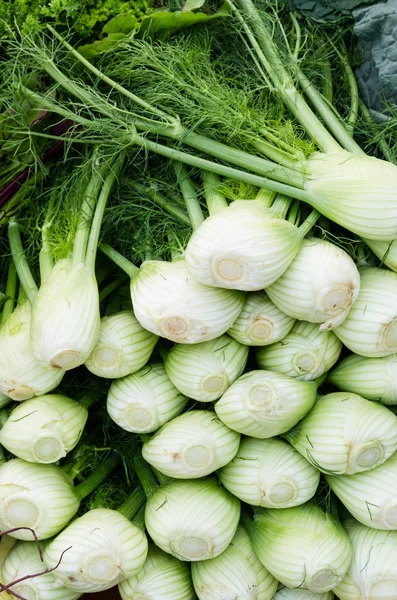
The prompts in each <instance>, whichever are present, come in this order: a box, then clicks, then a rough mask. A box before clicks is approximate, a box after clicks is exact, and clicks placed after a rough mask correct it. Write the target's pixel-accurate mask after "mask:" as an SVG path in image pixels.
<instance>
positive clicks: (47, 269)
mask: <svg viewBox="0 0 397 600" xmlns="http://www.w3.org/2000/svg"><path fill="white" fill-rule="evenodd" d="M56 192H57V188H54V190H53V191H52V193H51V197H50V202H49V204H48V208H47V211H46V216H45V220H44V223H43V226H42V228H41V249H40V253H39V266H40V282H41V285H43V283H44V282H45V281H46V279H47V278H48V276H49V274H50V273H51V271H52V269H53V266H54V260H53V257H52V253H51V246H50V243H49V235H48V232H49V230H50V228H51V226H52V222H53V218H52V217H53V214H52V213H53V210H54V201H55V194H56Z"/></svg>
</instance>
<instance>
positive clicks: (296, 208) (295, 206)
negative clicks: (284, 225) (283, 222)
mask: <svg viewBox="0 0 397 600" xmlns="http://www.w3.org/2000/svg"><path fill="white" fill-rule="evenodd" d="M299 219H300V202H299V200H294V202H293V203H292V204H291V206H290V209H289V211H288V214H287V220H288V222H289V223H292V225H296V226H298V224H299Z"/></svg>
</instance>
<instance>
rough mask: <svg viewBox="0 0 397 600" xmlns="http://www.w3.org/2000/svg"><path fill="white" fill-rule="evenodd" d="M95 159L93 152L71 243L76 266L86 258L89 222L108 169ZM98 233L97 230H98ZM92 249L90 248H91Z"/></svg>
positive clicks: (73, 260) (89, 229)
mask: <svg viewBox="0 0 397 600" xmlns="http://www.w3.org/2000/svg"><path fill="white" fill-rule="evenodd" d="M96 163H97V160H96V158H95V152H94V160H93V171H94V172H93V174H92V176H91V179H90V181H89V183H88V185H87V188H86V191H85V193H84V199H83V203H82V207H81V209H80V220H79V224H78V227H77V232H76V235H75V238H74V244H73V256H72V262H73V266H76V265H78V264H80V263H84V262H85V261H86V259H87V253H88V243H89V238H90V231H91V223H92V219H93V215H94V211H95V207H96V204H97V200H98V195H99V193H100V190H101V188H102V187H103V186H104V178H105V176H106V174H107V172H108V170H109V167H108V165H107V164H102V165H99V166H97V164H96ZM105 200H107V196H106V195H105ZM98 234H99V232H98ZM91 251H92V248H91ZM94 262H95V255H94ZM89 264H90V265H91V267H92V254H91V262H90V263H89Z"/></svg>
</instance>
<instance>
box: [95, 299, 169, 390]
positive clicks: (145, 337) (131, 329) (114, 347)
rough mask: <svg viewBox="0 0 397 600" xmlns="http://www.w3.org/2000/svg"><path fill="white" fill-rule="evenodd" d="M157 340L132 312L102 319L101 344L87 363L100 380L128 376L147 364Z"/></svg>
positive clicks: (124, 312)
mask: <svg viewBox="0 0 397 600" xmlns="http://www.w3.org/2000/svg"><path fill="white" fill-rule="evenodd" d="M157 340H158V336H157V335H154V333H151V332H150V331H147V330H146V329H144V328H143V327H142V325H141V324H140V323H139V321H138V319H137V318H136V317H135V315H134V313H133V311H132V310H123V311H121V312H119V313H116V314H113V315H110V316H109V317H103V318H102V319H101V328H100V331H99V338H98V341H97V343H96V345H95V348H94V349H93V351H92V352H91V354H90V356H89V357H88V359H87V360H86V361H85V363H84V364H85V366H86V367H87V369H88V370H89V371H91V373H94V375H98V377H105V378H108V379H116V378H119V377H125V376H126V375H129V374H130V373H135V372H136V371H138V370H139V369H141V368H142V367H143V366H145V365H146V363H147V361H148V360H149V358H150V355H151V353H152V352H153V348H154V347H155V345H156V342H157Z"/></svg>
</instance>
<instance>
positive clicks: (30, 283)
mask: <svg viewBox="0 0 397 600" xmlns="http://www.w3.org/2000/svg"><path fill="white" fill-rule="evenodd" d="M8 240H9V242H10V248H11V254H12V259H13V261H14V263H15V267H16V270H17V273H18V277H19V281H20V282H21V285H22V287H23V288H24V290H25V292H26V295H27V297H28V300H29V302H30V303H31V304H33V302H34V301H35V298H36V295H37V285H36V282H35V280H34V279H33V275H32V272H31V270H30V268H29V265H28V261H27V259H26V255H25V252H24V249H23V246H22V240H21V232H20V229H19V225H18V223H17V222H16V220H15V219H14V217H12V218H11V219H10V222H9V224H8Z"/></svg>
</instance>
